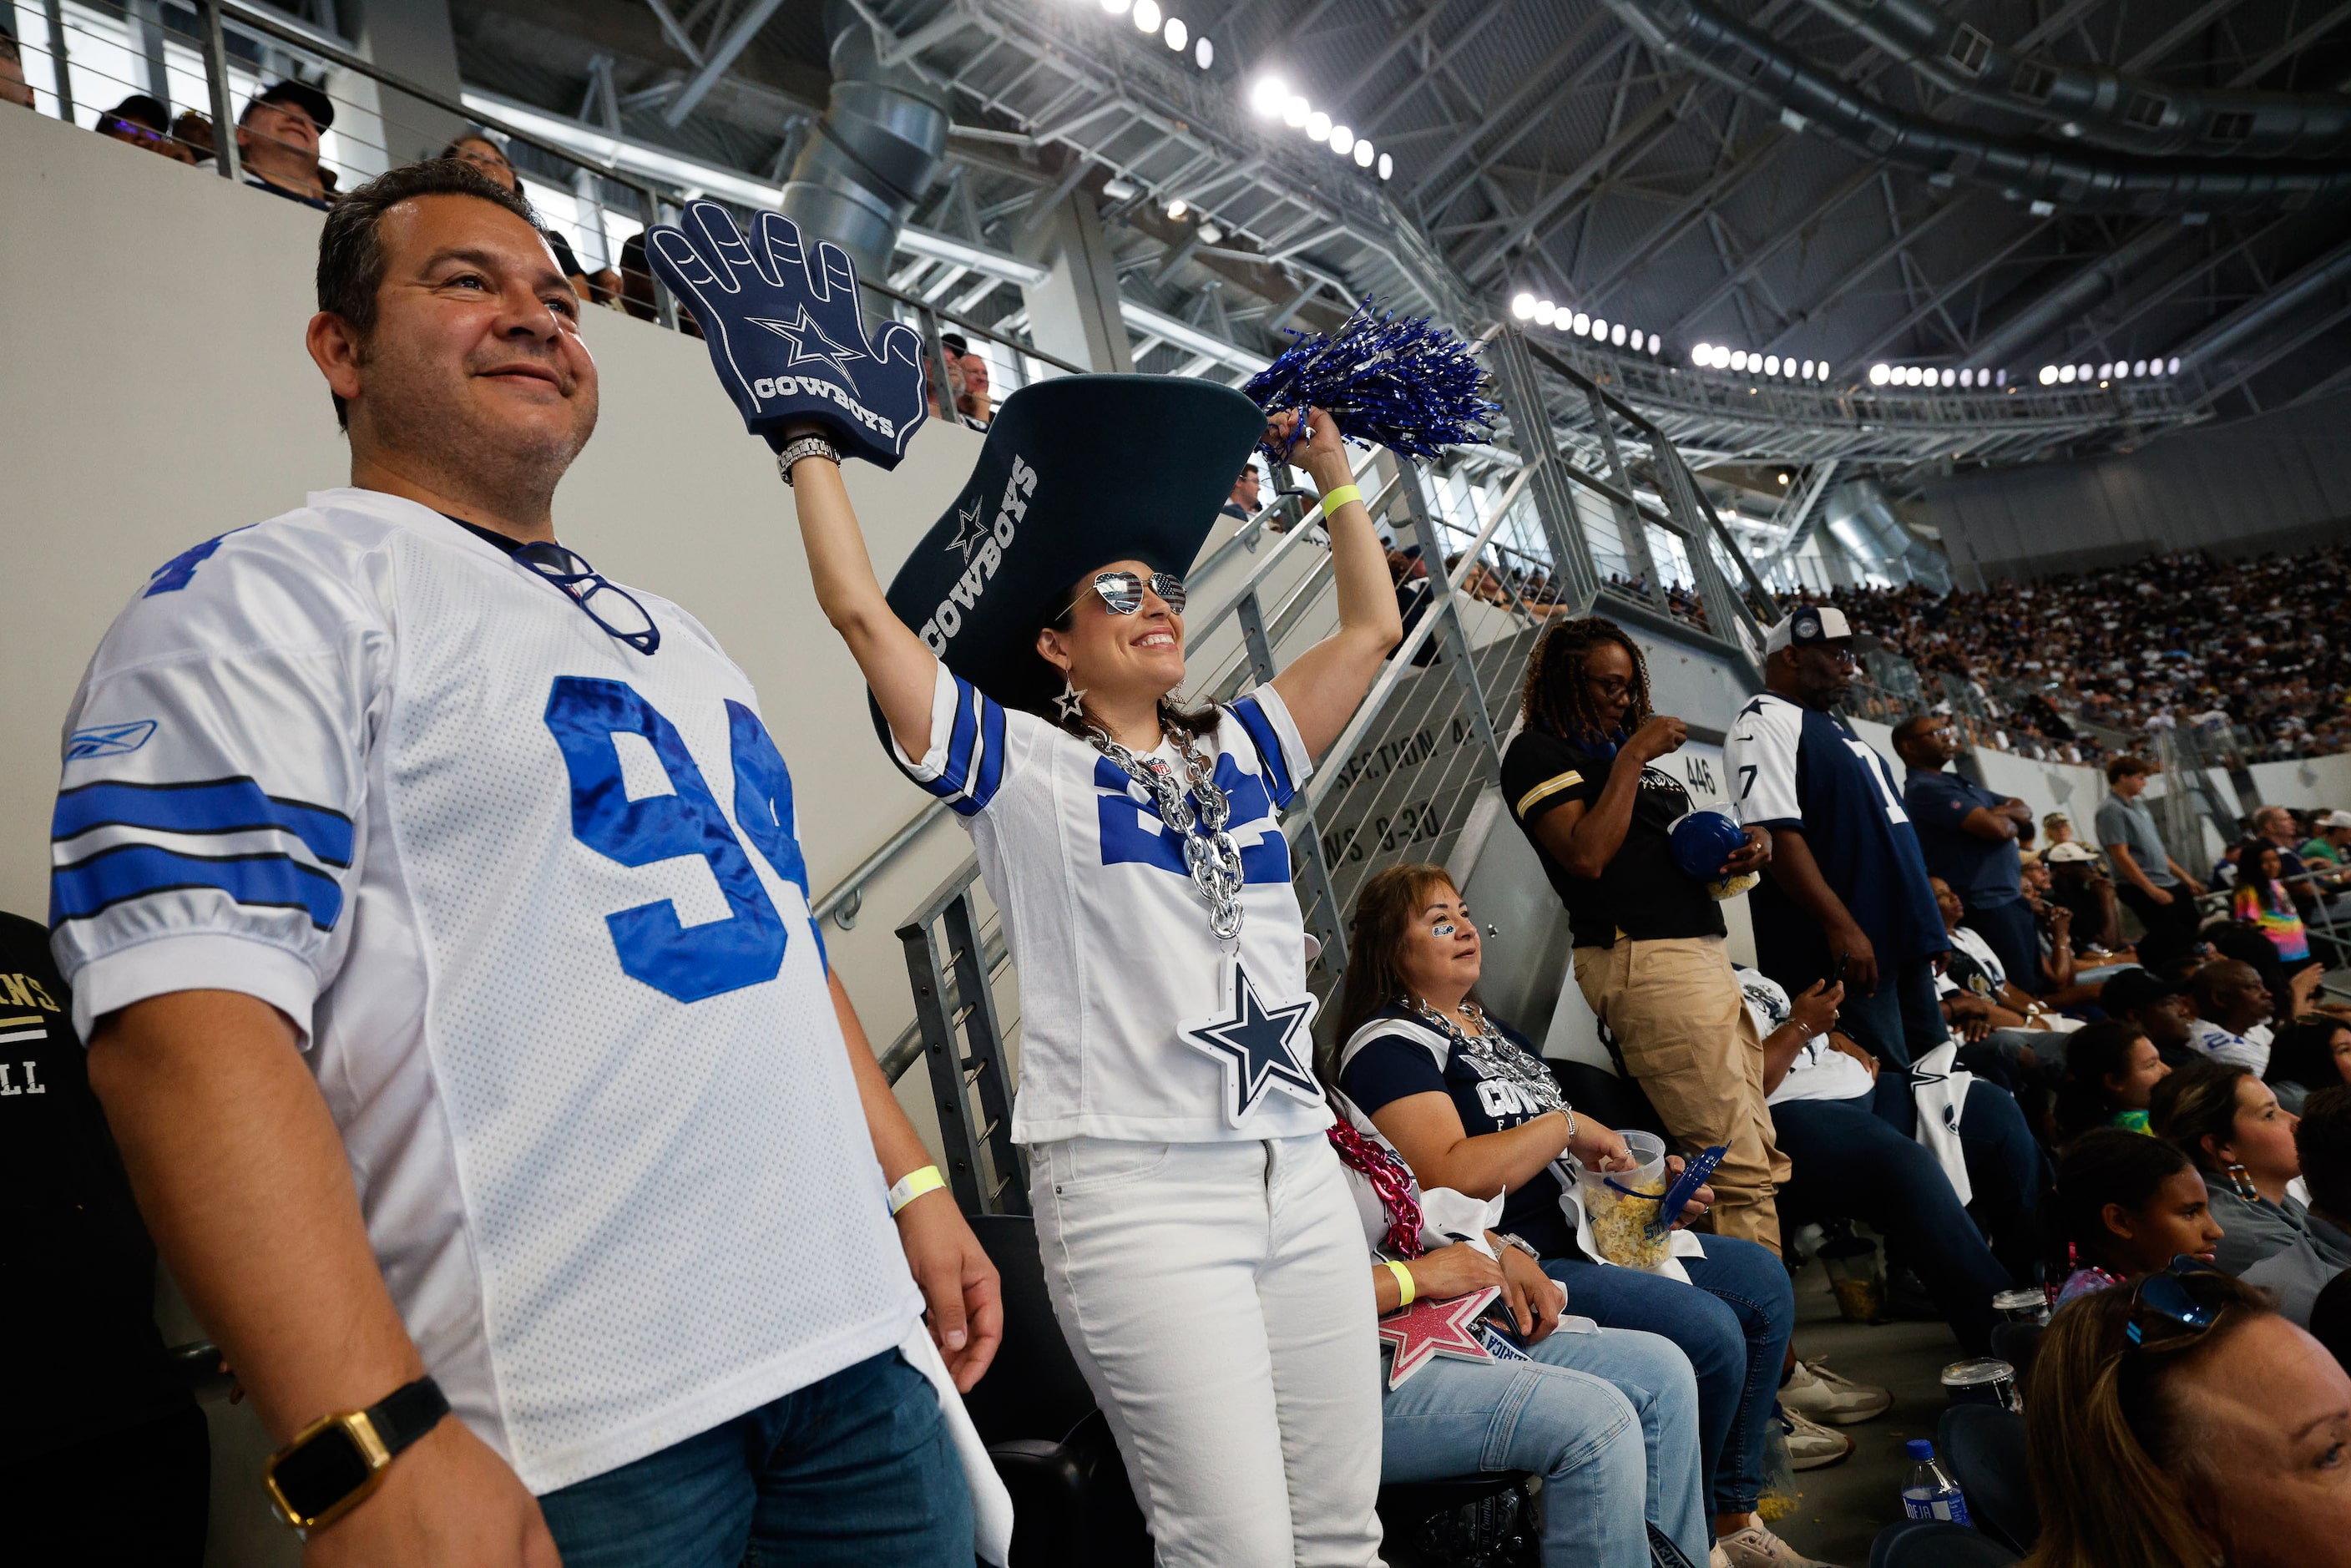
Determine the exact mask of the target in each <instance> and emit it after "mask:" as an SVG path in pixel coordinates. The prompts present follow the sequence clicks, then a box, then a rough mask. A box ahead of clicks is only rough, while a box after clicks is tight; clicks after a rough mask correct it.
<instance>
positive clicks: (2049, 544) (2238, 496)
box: [1906, 394, 2351, 588]
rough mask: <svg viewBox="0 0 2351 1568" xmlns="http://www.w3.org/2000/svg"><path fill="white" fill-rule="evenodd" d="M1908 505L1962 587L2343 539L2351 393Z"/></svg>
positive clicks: (1972, 479)
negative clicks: (2179, 555)
mask: <svg viewBox="0 0 2351 1568" xmlns="http://www.w3.org/2000/svg"><path fill="white" fill-rule="evenodd" d="M1906 516H1907V518H1908V519H1909V520H1910V521H1912V522H1917V523H1926V524H1929V525H1931V526H1933V527H1934V528H1938V529H1939V530H1940V532H1941V538H1942V543H1943V549H1944V551H1945V552H1946V553H1947V554H1949V556H1950V558H1951V564H1952V567H1953V569H1954V570H1955V572H1956V573H1957V575H1958V577H1959V583H1960V586H1962V587H1965V588H1979V587H1981V586H1982V585H1983V584H1984V583H1987V582H1991V581H1996V580H1999V579H2001V578H2003V577H2006V578H2011V579H2017V580H2029V579H2032V578H2035V577H2040V576H2044V575H2047V574H2048V573H2051V572H2056V571H2070V570H2081V569H2083V568H2085V567H2092V566H2100V565H2106V564H2109V563H2113V562H2118V561H2126V560H2131V559H2137V557H2140V556H2143V555H2146V554H2147V553H2148V552H2149V551H2154V550H2175V549H2210V550H2214V551H2216V552H2217V553H2220V554H2223V555H2231V554H2246V553H2252V552H2253V551H2256V550H2267V549H2308V548H2310V547H2311V546H2312V545H2314V544H2321V543H2328V542H2340V541H2341V540H2342V539H2343V538H2346V535H2351V394H2345V395H2341V396H2337V397H2332V398H2326V399H2322V400H2321V401H2319V402H2313V403H2309V404H2306V405H2304V406H2303V407H2300V408H2288V409H2282V410H2280V411H2278V412H2277V413H2269V414H2262V415H2260V416H2258V417H2255V418H2252V419H2245V420H2239V421H2236V422H2235V423H2230V424H2226V425H2220V426H2215V427H2211V428H2208V429H2201V430H2193V431H2189V432H2188V433H2187V434H2180V435H2174V436H2169V437H2167V438H2165V439H2164V440H2161V441H2158V442H2155V443H2153V444H2150V445H2147V446H2146V447H2143V448H2141V449H2140V450H2138V451H2137V452H2133V453H2128V454H2124V455H2115V456H2107V457H2095V458H2085V459H2082V460H2081V461H2078V462H2072V463H2044V464H2037V465H2032V466H2030V467H2024V468H2005V469H1998V470H1992V471H1989V472H1981V473H1973V474H1961V475H1956V476H1952V477H1949V478H1947V479H1935V480H1929V481H1928V482H1927V484H1926V486H1925V497H1924V499H1923V501H1922V502H1920V503H1919V504H1918V506H1917V507H1915V508H1913V509H1911V510H1909V511H1907V513H1906Z"/></svg>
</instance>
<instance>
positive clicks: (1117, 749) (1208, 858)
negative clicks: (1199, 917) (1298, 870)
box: [1086, 722, 1241, 942]
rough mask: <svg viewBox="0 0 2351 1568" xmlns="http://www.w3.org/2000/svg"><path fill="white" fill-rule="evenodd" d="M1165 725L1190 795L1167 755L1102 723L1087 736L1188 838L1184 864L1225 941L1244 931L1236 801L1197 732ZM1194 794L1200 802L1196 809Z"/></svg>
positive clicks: (1212, 928) (1212, 930) (1211, 924)
mask: <svg viewBox="0 0 2351 1568" xmlns="http://www.w3.org/2000/svg"><path fill="white" fill-rule="evenodd" d="M1160 728H1161V732H1162V733H1163V734H1165V736H1166V737H1167V738H1168V739H1169V740H1172V741H1174V742H1175V750H1176V752H1177V754H1178V755H1180V756H1181V757H1182V758H1184V768H1185V772H1186V774H1187V775H1189V782H1190V785H1191V789H1190V790H1189V792H1188V794H1189V797H1190V798H1187V792H1186V789H1185V788H1184V786H1183V785H1181V784H1179V783H1178V782H1177V781H1176V779H1175V769H1174V768H1170V767H1168V766H1167V764H1166V763H1165V761H1164V760H1162V759H1161V758H1157V757H1142V758H1138V757H1136V756H1135V755H1134V753H1133V752H1132V751H1129V750H1128V749H1127V748H1126V747H1123V746H1121V745H1120V744H1119V743H1118V742H1117V741H1115V740H1113V739H1112V738H1111V737H1110V736H1109V735H1108V733H1107V732H1105V731H1104V730H1103V729H1102V727H1100V726H1099V725H1095V726H1090V727H1088V729H1087V732H1086V738H1087V739H1088V740H1090V741H1092V743H1093V747H1094V749H1095V750H1096V751H1099V752H1101V753H1102V755H1103V756H1104V757H1107V758H1110V759H1111V760H1112V761H1113V762H1114V763H1116V764H1118V767H1119V769H1120V771H1122V772H1123V773H1124V774H1125V775H1126V776H1127V777H1128V778H1129V779H1134V781H1135V782H1136V783H1137V784H1140V785H1142V786H1143V787H1144V789H1148V790H1150V791H1151V798H1152V800H1155V802H1157V804H1158V807H1159V820H1160V821H1163V822H1165V823H1166V824H1167V825H1168V827H1170V828H1172V829H1174V830H1175V832H1176V834H1177V835H1178V836H1180V837H1181V838H1182V839H1183V841H1184V867H1185V869H1186V871H1188V872H1190V873H1192V887H1193V889H1194V891H1196V893H1198V894H1199V895H1200V897H1201V899H1202V900H1203V901H1204V902H1206V903H1207V906H1208V931H1209V934H1210V935H1212V936H1215V937H1216V938H1217V941H1219V942H1230V941H1233V940H1235V939H1236V938H1238V936H1240V934H1241V852H1240V846H1239V845H1238V844H1236V843H1234V842H1233V836H1232V834H1230V833H1228V832H1227V831H1225V824H1226V823H1227V822H1228V821H1230V820H1231V818H1232V803H1231V802H1230V801H1228V800H1226V799H1225V792H1224V791H1223V790H1222V789H1217V782H1216V779H1214V778H1212V777H1211V776H1210V774H1209V771H1208V765H1207V758H1203V757H1202V756H1201V755H1200V752H1199V748H1198V747H1196V746H1194V745H1193V744H1192V737H1190V736H1189V735H1187V734H1186V733H1185V732H1184V731H1182V730H1180V729H1177V728H1176V727H1174V726H1173V725H1169V724H1165V723H1164V722H1163V723H1162V725H1161V726H1160ZM1192 799H1197V800H1198V801H1199V803H1200V807H1199V810H1197V811H1195V810H1193V809H1192Z"/></svg>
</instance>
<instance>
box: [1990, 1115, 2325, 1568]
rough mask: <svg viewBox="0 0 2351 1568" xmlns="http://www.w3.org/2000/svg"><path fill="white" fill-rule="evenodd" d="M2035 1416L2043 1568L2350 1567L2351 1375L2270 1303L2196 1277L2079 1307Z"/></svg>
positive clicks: (2164, 1277) (2193, 1271)
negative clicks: (2125, 1566)
mask: <svg viewBox="0 0 2351 1568" xmlns="http://www.w3.org/2000/svg"><path fill="white" fill-rule="evenodd" d="M2139 1141H2140V1142H2141V1143H2147V1142H2150V1141H2151V1140H2147V1139H2140V1140H2139ZM2024 1414H2025V1429H2026V1442H2027V1447H2028V1450H2029V1454H2030V1467H2031V1469H2032V1478H2033V1490H2034V1491H2035V1493H2036V1494H2037V1495H2038V1497H2039V1500H2040V1504H2041V1510H2040V1511H2041V1539H2040V1541H2039V1542H2038V1543H2037V1545H2036V1546H2035V1549H2034V1551H2033V1553H2032V1557H2031V1558H2030V1559H2028V1563H2029V1565H2030V1568H2120V1565H2123V1564H2128V1565H2130V1568H2211V1565H2214V1564H2220V1565H2225V1568H2273V1565H2275V1568H2307V1565H2308V1564H2311V1563H2340V1562H2342V1561H2343V1560H2344V1556H2345V1552H2346V1542H2351V1375H2346V1374H2345V1372H2344V1370H2343V1368H2342V1367H2341V1366H2340V1365H2339V1364H2337V1363H2336V1362H2335V1358H2334V1357H2333V1356H2332V1355H2330V1354H2327V1352H2326V1350H2325V1347H2324V1346H2322V1345H2321V1344H2320V1343H2318V1341H2316V1340H2314V1339H2313V1338H2312V1337H2311V1336H2310V1335H2309V1334H2307V1333H2304V1332H2303V1331H2302V1330H2300V1329H2298V1328H2296V1327H2294V1325H2293V1324H2292V1323H2290V1322H2286V1321H2285V1320H2284V1319H2283V1318H2281V1317H2279V1316H2278V1315H2277V1313H2276V1312H2274V1311H2273V1309H2272V1308H2271V1306H2270V1302H2269V1297H2268V1295H2267V1294H2266V1292H2263V1291H2258V1290H2256V1289H2254V1288H2253V1287H2252V1286H2249V1285H2246V1284H2244V1283H2243V1282H2241V1281H2238V1280H2235V1279H2232V1278H2231V1277H2230V1276H2228V1275H2226V1274H2222V1273H2220V1272H2217V1271H2215V1270H2210V1269H2204V1268H2199V1267H2196V1266H2194V1265H2193V1264H2191V1263H2189V1260H2181V1261H2180V1262H2179V1264H2175V1265H2174V1266H2173V1267H2172V1268H2171V1269H2168V1270H2160V1271H2158V1272H2155V1273H2151V1274H2147V1275H2146V1276H2144V1277H2143V1278H2142V1279H2140V1280H2139V1281H2137V1284H2136V1285H2134V1286H2132V1287H2131V1288H2129V1289H2126V1290H2112V1291H2099V1292H2097V1293H2096V1294H2094V1295H2091V1296H2087V1297H2085V1298H2084V1299H2083V1300H2081V1301H2075V1302H2074V1303H2073V1304H2072V1305H2071V1306H2068V1307H2066V1308H2065V1309H2064V1311H2063V1312H2059V1313H2058V1314H2057V1316H2056V1317H2055V1318H2054V1319H2053V1321H2052V1322H2050V1325H2049V1332H2048V1333H2047V1334H2046V1335H2045V1336H2044V1337H2043V1340H2042V1342H2041V1347H2040V1350H2039V1352H2038V1353H2037V1354H2036V1355H2035V1356H2034V1359H2033V1364H2032V1394H2031V1396H2030V1397H2029V1398H2028V1399H2027V1400H2026V1401H2025V1412H2024Z"/></svg>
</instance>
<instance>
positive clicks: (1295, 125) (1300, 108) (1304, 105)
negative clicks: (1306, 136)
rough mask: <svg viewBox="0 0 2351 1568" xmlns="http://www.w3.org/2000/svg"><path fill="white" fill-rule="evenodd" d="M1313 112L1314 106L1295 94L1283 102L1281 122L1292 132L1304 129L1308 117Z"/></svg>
mask: <svg viewBox="0 0 2351 1568" xmlns="http://www.w3.org/2000/svg"><path fill="white" fill-rule="evenodd" d="M1313 112H1314V106H1313V105H1312V104H1311V103H1308V102H1307V101H1306V100H1305V99H1303V98H1301V97H1300V96H1299V95H1298V94H1296V93H1294V92H1293V93H1291V94H1290V96H1289V97H1288V98H1286V99H1282V100H1281V122H1282V123H1283V124H1284V125H1287V126H1289V127H1290V129H1291V130H1292V131H1299V130H1302V129H1304V127H1305V125H1306V117H1307V116H1308V115H1310V114H1312V113H1313Z"/></svg>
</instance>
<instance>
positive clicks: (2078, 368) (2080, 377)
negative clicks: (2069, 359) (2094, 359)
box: [2074, 365, 2090, 382]
mask: <svg viewBox="0 0 2351 1568" xmlns="http://www.w3.org/2000/svg"><path fill="white" fill-rule="evenodd" d="M2089 379H2090V367H2089V366H2087V365H2075V366H2074V380H2075V381H2077V382H2086V381H2088V380H2089Z"/></svg>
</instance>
